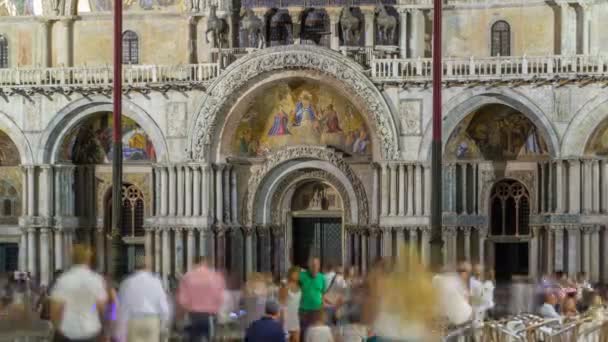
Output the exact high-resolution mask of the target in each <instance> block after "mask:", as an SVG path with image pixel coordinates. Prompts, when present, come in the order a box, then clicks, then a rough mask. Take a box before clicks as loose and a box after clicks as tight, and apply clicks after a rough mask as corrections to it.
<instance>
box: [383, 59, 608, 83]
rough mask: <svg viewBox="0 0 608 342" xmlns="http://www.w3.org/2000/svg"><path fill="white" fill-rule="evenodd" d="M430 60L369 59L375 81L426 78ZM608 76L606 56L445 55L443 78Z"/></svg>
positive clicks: (429, 68) (429, 77)
mask: <svg viewBox="0 0 608 342" xmlns="http://www.w3.org/2000/svg"><path fill="white" fill-rule="evenodd" d="M431 64H432V60H431V59H430V58H418V59H372V62H371V76H372V79H374V80H375V81H397V82H399V81H427V80H430V79H431V70H432V65H431ZM576 75H585V76H608V56H547V57H526V56H523V57H486V58H473V57H471V58H444V59H443V78H444V79H445V80H446V81H456V80H463V81H466V80H491V79H527V78H533V77H541V78H553V77H555V76H576Z"/></svg>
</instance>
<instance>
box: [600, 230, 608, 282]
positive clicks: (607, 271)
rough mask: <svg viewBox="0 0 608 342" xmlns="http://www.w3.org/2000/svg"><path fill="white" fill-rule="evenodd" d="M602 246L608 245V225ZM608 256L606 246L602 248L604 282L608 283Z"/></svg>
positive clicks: (603, 235) (604, 231)
mask: <svg viewBox="0 0 608 342" xmlns="http://www.w3.org/2000/svg"><path fill="white" fill-rule="evenodd" d="M602 246H608V226H604V229H603V232H602ZM607 256H608V250H607V249H606V247H604V248H602V255H601V258H602V270H601V272H602V281H603V282H604V284H606V283H608V260H606V259H607Z"/></svg>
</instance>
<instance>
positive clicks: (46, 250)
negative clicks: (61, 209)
mask: <svg viewBox="0 0 608 342" xmlns="http://www.w3.org/2000/svg"><path fill="white" fill-rule="evenodd" d="M50 244H51V241H50V240H49V228H40V284H44V285H49V284H50V282H51V274H50V272H51V246H50Z"/></svg>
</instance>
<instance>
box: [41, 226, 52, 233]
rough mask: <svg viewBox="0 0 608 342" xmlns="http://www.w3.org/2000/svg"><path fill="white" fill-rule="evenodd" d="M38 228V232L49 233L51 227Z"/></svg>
mask: <svg viewBox="0 0 608 342" xmlns="http://www.w3.org/2000/svg"><path fill="white" fill-rule="evenodd" d="M38 230H40V234H48V233H50V231H51V228H48V227H42V228H38Z"/></svg>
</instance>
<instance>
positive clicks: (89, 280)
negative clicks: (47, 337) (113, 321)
mask: <svg viewBox="0 0 608 342" xmlns="http://www.w3.org/2000/svg"><path fill="white" fill-rule="evenodd" d="M91 260H92V252H91V250H90V249H89V248H87V247H85V246H83V245H74V247H73V252H72V263H73V266H72V267H71V268H70V269H69V270H68V271H67V272H65V273H64V274H63V275H61V277H59V279H57V282H56V284H55V287H54V288H53V291H52V293H51V313H50V317H51V321H52V322H53V324H54V325H55V330H56V331H57V335H58V336H57V339H56V341H57V340H58V341H82V342H88V341H91V342H93V341H96V340H97V338H98V337H99V335H100V334H101V332H102V322H101V317H103V313H104V310H105V305H106V301H107V300H108V293H107V290H106V287H105V282H104V279H103V277H102V276H101V275H99V274H97V273H95V272H93V271H91V269H90V268H89V265H90V264H91Z"/></svg>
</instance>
